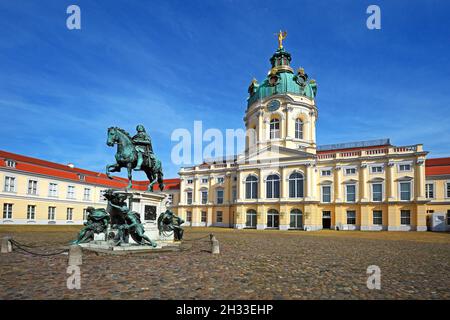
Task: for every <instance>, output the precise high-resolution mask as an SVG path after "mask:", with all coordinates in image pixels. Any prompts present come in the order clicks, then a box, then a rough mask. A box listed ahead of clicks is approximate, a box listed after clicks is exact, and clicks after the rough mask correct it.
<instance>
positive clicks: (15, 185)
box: [3, 175, 17, 192]
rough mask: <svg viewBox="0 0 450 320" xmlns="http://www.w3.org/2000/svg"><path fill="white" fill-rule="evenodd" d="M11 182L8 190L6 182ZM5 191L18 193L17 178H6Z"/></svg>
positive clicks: (11, 176) (10, 176)
mask: <svg viewBox="0 0 450 320" xmlns="http://www.w3.org/2000/svg"><path fill="white" fill-rule="evenodd" d="M7 179H8V180H9V184H8V188H6V180H7ZM11 181H13V183H12V188H11ZM3 182H4V183H3V191H4V192H16V190H17V177H16V176H14V175H8V176H5V179H4V181H3Z"/></svg>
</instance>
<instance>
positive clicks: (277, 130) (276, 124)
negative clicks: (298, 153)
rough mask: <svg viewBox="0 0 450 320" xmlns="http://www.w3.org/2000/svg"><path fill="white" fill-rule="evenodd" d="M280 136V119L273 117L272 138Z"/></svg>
mask: <svg viewBox="0 0 450 320" xmlns="http://www.w3.org/2000/svg"><path fill="white" fill-rule="evenodd" d="M279 138H280V120H278V119H272V120H270V139H279Z"/></svg>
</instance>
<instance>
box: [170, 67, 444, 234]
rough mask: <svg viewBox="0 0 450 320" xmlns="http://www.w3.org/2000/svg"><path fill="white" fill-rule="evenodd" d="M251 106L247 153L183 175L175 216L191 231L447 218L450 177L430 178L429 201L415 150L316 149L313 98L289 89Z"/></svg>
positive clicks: (416, 226) (409, 223) (394, 225)
mask: <svg viewBox="0 0 450 320" xmlns="http://www.w3.org/2000/svg"><path fill="white" fill-rule="evenodd" d="M290 70H291V69H290ZM288 71H289V70H288ZM289 72H292V71H289ZM269 74H270V73H269ZM254 86H255V81H253V82H252V85H251V86H250V88H249V93H250V95H251V94H252V93H251V92H254V88H255V87H254ZM249 101H250V100H249ZM251 101H253V102H252V103H251V104H249V105H248V107H247V109H246V111H245V116H244V122H245V126H246V129H247V139H246V149H245V151H244V152H243V154H241V155H239V156H237V157H236V158H235V159H234V160H233V161H228V160H223V159H217V160H215V161H214V160H213V161H209V162H208V163H204V164H202V165H198V166H193V167H185V168H182V169H181V170H180V172H179V175H180V180H181V182H180V201H179V203H174V210H176V211H177V213H178V214H179V215H180V216H181V217H182V218H183V219H185V220H187V221H188V223H189V224H191V225H192V226H209V225H213V226H214V225H217V226H221V225H222V226H231V227H235V228H256V229H266V228H276V229H280V230H288V229H305V230H320V229H323V228H331V229H339V230H374V231H375V230H390V231H409V230H417V231H425V230H427V215H429V214H430V212H431V211H430V210H432V209H430V208H436V210H440V211H445V212H448V213H447V214H450V211H448V210H450V193H449V196H448V197H445V196H444V195H443V193H442V192H444V189H445V188H446V185H445V186H444V184H446V183H447V180H446V179H449V182H450V177H437V178H435V180H434V181H435V185H436V186H435V190H436V193H435V199H429V198H427V195H426V190H425V188H426V186H425V184H426V176H425V161H426V156H427V154H428V152H426V151H424V150H423V146H422V145H421V144H416V145H409V146H393V145H391V144H390V141H389V140H380V141H363V142H360V143H352V144H342V145H340V146H322V147H317V144H316V122H317V120H318V109H317V107H316V103H315V100H314V98H311V97H308V96H305V95H302V94H294V93H290V92H286V93H282V94H276V93H274V94H270V95H268V96H266V97H264V98H261V99H254V100H251ZM252 177H253V178H252ZM296 177H297V178H296ZM299 177H300V178H299ZM249 179H254V180H256V181H255V182H253V184H252V182H251V181H250V180H249ZM296 179H297V180H296ZM249 184H252V186H253V187H249ZM255 188H256V191H252V190H253V189H255ZM268 188H269V190H268ZM291 189H293V190H291ZM219 190H222V191H219ZM274 190H276V191H274ZM298 190H300V191H298ZM438 190H439V191H438ZM449 190H450V189H449ZM218 192H223V193H220V194H218ZM252 192H255V193H252ZM449 192H450V191H449ZM274 193H275V194H274ZM205 194H206V198H207V199H206V200H205ZM222 194H223V200H222ZM202 195H203V196H202ZM216 211H221V212H223V213H222V214H221V217H223V219H222V220H221V221H220V222H219V221H217V220H215V218H214V212H216ZM202 212H206V214H203V215H202ZM202 216H203V218H202ZM447 220H448V219H447Z"/></svg>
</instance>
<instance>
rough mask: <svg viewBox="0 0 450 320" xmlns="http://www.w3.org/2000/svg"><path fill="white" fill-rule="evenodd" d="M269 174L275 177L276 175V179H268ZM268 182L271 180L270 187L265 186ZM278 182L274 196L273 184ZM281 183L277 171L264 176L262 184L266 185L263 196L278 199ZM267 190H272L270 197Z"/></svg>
mask: <svg viewBox="0 0 450 320" xmlns="http://www.w3.org/2000/svg"><path fill="white" fill-rule="evenodd" d="M271 176H275V177H277V178H278V179H273V180H268V179H269V177H271ZM268 182H271V183H270V189H269V188H268V186H267V184H268ZM277 182H278V197H276V196H275V190H276V188H275V184H276V183H277ZM282 183H283V181H281V176H280V174H278V173H271V174H269V175H268V176H267V177H266V179H265V181H264V185H265V187H266V190H265V191H266V192H265V198H266V199H280V198H281V196H282V195H281V187H282V186H281V184H282ZM269 191H271V192H272V196H271V197H268V192H269Z"/></svg>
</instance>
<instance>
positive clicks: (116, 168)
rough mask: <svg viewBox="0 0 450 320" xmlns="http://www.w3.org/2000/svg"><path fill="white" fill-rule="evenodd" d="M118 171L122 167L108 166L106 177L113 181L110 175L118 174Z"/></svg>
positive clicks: (115, 164)
mask: <svg viewBox="0 0 450 320" xmlns="http://www.w3.org/2000/svg"><path fill="white" fill-rule="evenodd" d="M117 171H120V166H119V165H118V164H117V163H114V164H108V165H106V176H107V177H108V178H110V179H112V177H111V174H110V173H111V172H117Z"/></svg>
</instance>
